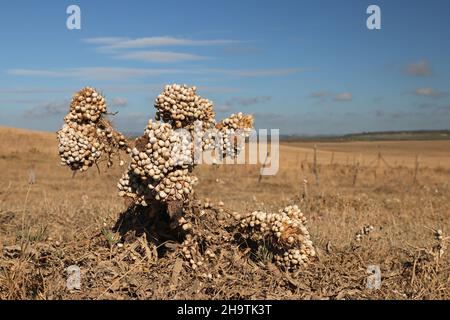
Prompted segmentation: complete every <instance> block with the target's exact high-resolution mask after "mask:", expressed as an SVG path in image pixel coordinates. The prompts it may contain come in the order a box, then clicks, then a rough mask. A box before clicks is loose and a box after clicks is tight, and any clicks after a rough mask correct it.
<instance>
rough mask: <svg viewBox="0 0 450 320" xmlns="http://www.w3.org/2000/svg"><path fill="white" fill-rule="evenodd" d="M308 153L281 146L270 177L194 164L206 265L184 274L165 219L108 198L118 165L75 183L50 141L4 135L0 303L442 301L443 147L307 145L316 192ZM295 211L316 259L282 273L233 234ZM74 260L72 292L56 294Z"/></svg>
mask: <svg viewBox="0 0 450 320" xmlns="http://www.w3.org/2000/svg"><path fill="white" fill-rule="evenodd" d="M313 146H314V144H313V143H289V144H287V145H282V146H281V148H280V170H279V172H278V174H277V175H276V176H262V177H261V179H259V177H260V176H259V169H260V165H221V166H207V165H202V166H199V167H198V168H196V170H195V173H196V175H197V176H198V178H199V184H198V186H197V188H196V193H197V195H196V197H197V199H198V200H197V201H196V202H195V203H194V205H193V206H192V208H191V209H190V210H191V211H192V212H189V214H188V217H191V218H192V220H191V221H192V223H193V224H194V226H195V227H196V228H197V229H198V230H202V232H204V233H205V239H209V240H208V241H209V243H208V248H213V251H214V254H215V258H214V259H212V260H211V262H207V263H206V266H205V267H204V268H201V267H200V268H198V269H197V270H192V269H191V267H190V266H189V265H188V264H186V263H185V262H183V259H182V248H181V246H180V239H177V238H176V237H174V236H173V235H171V234H164V229H165V228H168V226H167V225H166V224H165V221H153V220H152V216H151V215H148V214H146V213H145V212H141V211H140V210H137V209H135V210H133V209H129V210H127V207H126V205H125V204H124V203H123V201H122V200H121V198H119V197H118V196H117V189H116V182H117V180H118V179H119V177H120V176H121V174H122V170H123V168H119V167H118V166H114V167H113V168H112V169H111V170H108V171H106V170H105V168H101V169H102V170H101V171H102V172H101V173H100V174H99V173H98V172H97V171H96V170H91V171H88V172H85V173H77V174H76V175H75V176H74V177H72V173H71V172H70V171H69V170H67V168H66V167H62V166H60V165H59V158H58V150H57V142H56V135H55V134H51V133H39V132H31V131H24V130H19V129H8V128H1V129H0V147H1V148H0V170H1V172H2V175H1V178H0V299H73V298H75V299H78V298H80V299H144V298H150V299H173V298H178V299H181V298H193V299H211V298H214V299H217V298H224V299H236V298H261V299H366V298H369V299H449V298H450V295H449V292H450V259H449V254H450V253H449V252H448V250H447V249H446V248H445V243H446V242H445V241H447V240H445V239H448V238H446V235H448V234H449V233H450V219H449V217H450V205H449V203H450V190H449V185H448V183H449V177H450V161H449V160H450V141H436V142H429V141H418V142H415V141H408V142H406V141H405V142H380V143H378V142H361V143H358V142H351V143H322V142H321V143H317V147H318V151H317V167H316V170H317V172H316V173H317V174H318V175H319V176H320V183H319V184H318V183H316V177H315V175H314V172H313V171H314V170H313V154H314V150H313ZM379 155H381V158H380V157H379ZM416 155H419V158H418V163H419V166H418V168H417V170H416V167H417V166H416ZM355 170H357V172H356V171H355ZM355 172H356V174H355ZM31 175H33V176H34V179H30V176H31ZM355 177H356V178H355ZM33 180H34V181H33ZM33 182H34V183H33ZM222 202H223V203H222ZM294 204H297V205H298V206H299V207H300V208H301V209H302V211H303V214H304V215H305V216H306V218H307V219H308V229H309V232H310V234H311V240H312V241H313V244H314V246H315V249H316V252H317V259H316V260H315V261H313V262H312V263H311V264H310V265H309V266H308V267H306V268H302V269H300V270H299V271H297V272H294V273H292V272H283V271H280V269H278V268H277V267H276V266H275V265H274V264H273V261H272V258H273V257H271V255H270V252H268V250H267V248H265V247H264V246H259V247H254V246H253V244H252V243H247V242H245V241H244V240H243V239H242V238H241V237H240V235H239V233H238V232H236V231H235V229H233V228H230V227H229V226H232V225H233V223H234V218H233V216H234V215H233V213H234V212H238V213H248V212H251V211H255V210H263V211H267V212H277V211H278V210H279V209H281V208H284V207H286V206H288V205H294ZM200 216H201V219H200V218H199V217H200ZM365 226H373V230H372V229H370V228H369V229H367V230H371V232H367V233H365V232H364V233H361V232H360V230H361V229H364V227H365ZM438 229H440V230H442V231H443V236H441V237H440V238H439V235H438V234H437V230H438ZM364 230H366V229H364ZM358 234H360V236H358V237H357V235H358ZM358 239H359V241H357V240H358ZM439 239H440V240H439ZM200 249H201V244H200ZM441 251H443V254H441ZM205 256H209V254H206V253H205ZM211 256H212V255H211ZM71 265H77V266H79V267H80V270H81V289H80V290H74V291H69V290H68V289H67V288H66V278H67V273H66V268H67V267H69V266H71ZM370 265H379V266H380V269H381V281H382V283H381V288H380V289H378V290H377V289H368V288H367V286H366V281H367V277H368V276H369V275H368V274H367V269H368V267H369V266H370Z"/></svg>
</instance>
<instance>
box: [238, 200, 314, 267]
mask: <svg viewBox="0 0 450 320" xmlns="http://www.w3.org/2000/svg"><path fill="white" fill-rule="evenodd" d="M235 218H236V219H238V220H240V221H239V223H240V229H241V233H242V235H243V236H244V237H246V238H248V239H251V240H253V241H255V242H257V243H260V244H265V245H267V246H268V248H269V249H270V250H272V251H273V254H274V259H275V263H276V264H277V265H279V266H281V267H283V268H285V269H286V270H294V269H297V268H299V267H302V266H304V265H306V264H307V263H308V262H309V261H310V260H311V258H312V257H314V256H315V254H316V253H315V250H314V247H313V243H312V241H311V240H310V236H309V232H308V229H307V228H306V218H305V216H303V214H302V212H301V211H300V209H299V208H298V206H296V205H294V206H288V207H286V208H284V209H283V210H280V211H279V212H278V213H266V212H263V211H254V212H252V213H250V214H248V215H246V216H245V217H240V215H235Z"/></svg>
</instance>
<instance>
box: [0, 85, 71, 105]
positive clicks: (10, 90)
mask: <svg viewBox="0 0 450 320" xmlns="http://www.w3.org/2000/svg"><path fill="white" fill-rule="evenodd" d="M72 91H73V89H69V88H43V87H28V88H27V87H19V88H0V94H48V93H67V92H72ZM35 102H36V101H35Z"/></svg>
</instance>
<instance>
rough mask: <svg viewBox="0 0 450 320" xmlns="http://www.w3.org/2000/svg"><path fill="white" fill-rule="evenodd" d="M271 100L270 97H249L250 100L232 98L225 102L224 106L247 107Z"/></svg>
mask: <svg viewBox="0 0 450 320" xmlns="http://www.w3.org/2000/svg"><path fill="white" fill-rule="evenodd" d="M270 100H272V97H271V96H258V97H250V98H233V99H230V100H228V101H227V102H225V105H226V106H229V107H232V106H241V107H248V106H252V105H255V104H258V103H264V102H268V101H270Z"/></svg>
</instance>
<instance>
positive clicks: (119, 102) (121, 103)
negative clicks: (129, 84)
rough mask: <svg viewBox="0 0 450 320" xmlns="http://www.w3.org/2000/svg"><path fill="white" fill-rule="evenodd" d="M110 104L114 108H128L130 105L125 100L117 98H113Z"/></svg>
mask: <svg viewBox="0 0 450 320" xmlns="http://www.w3.org/2000/svg"><path fill="white" fill-rule="evenodd" d="M109 104H110V105H111V106H113V107H126V106H127V105H128V101H127V99H125V98H121V97H117V98H113V99H112V100H111V102H110V103H109Z"/></svg>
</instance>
